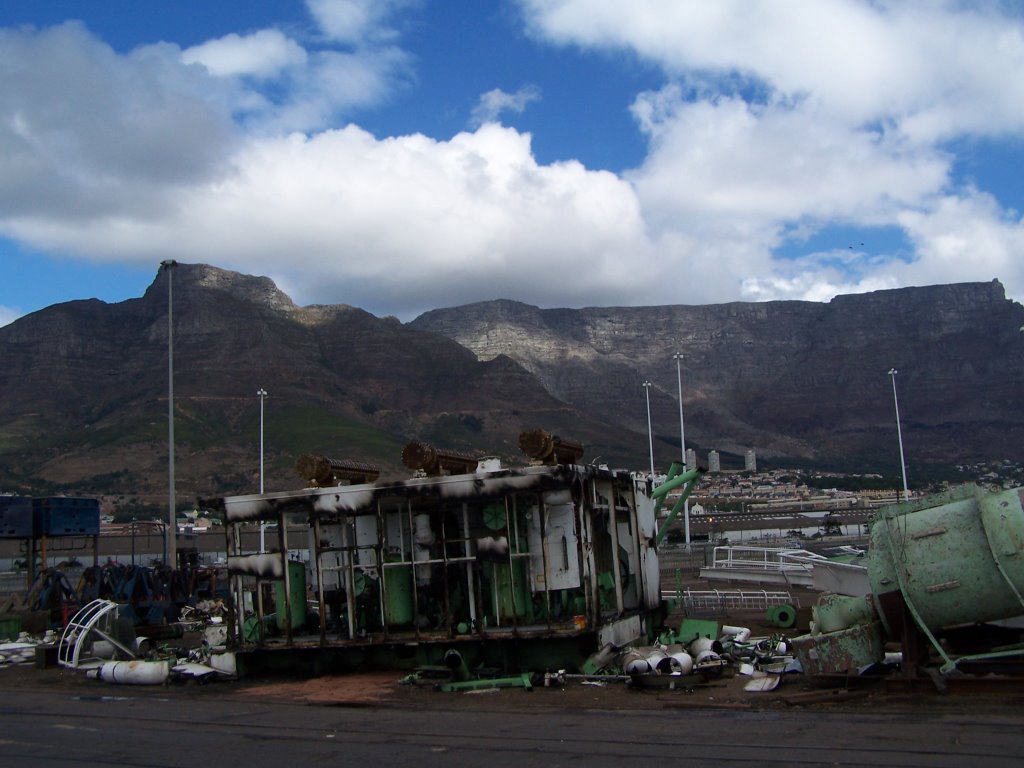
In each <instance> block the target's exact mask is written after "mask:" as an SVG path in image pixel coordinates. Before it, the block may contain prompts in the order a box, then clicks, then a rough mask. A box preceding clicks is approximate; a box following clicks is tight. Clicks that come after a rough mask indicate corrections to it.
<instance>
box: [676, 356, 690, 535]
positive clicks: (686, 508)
mask: <svg viewBox="0 0 1024 768" xmlns="http://www.w3.org/2000/svg"><path fill="white" fill-rule="evenodd" d="M672 359H673V360H675V361H676V382H677V383H678V384H679V450H680V452H681V453H682V456H683V466H684V467H685V466H686V426H685V424H684V422H683V368H682V361H683V353H682V352H676V353H675V354H674V355H672ZM683 538H684V540H685V541H686V547H687V549H689V547H690V500H689V499H686V501H684V502H683Z"/></svg>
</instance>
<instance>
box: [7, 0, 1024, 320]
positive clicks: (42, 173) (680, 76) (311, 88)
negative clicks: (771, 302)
mask: <svg viewBox="0 0 1024 768" xmlns="http://www.w3.org/2000/svg"><path fill="white" fill-rule="evenodd" d="M410 5H411V4H410V3H409V2H405V1H404V0H393V2H371V1H370V0H334V2H329V1H328V0H309V2H308V8H309V10H310V13H311V18H312V21H313V22H314V24H315V25H316V30H317V31H316V33H315V34H313V35H310V36H309V37H308V38H299V37H290V36H289V35H287V34H285V33H284V32H281V31H277V30H272V29H271V30H262V31H256V32H252V33H249V34H246V35H228V36H226V37H223V38H219V39H217V40H213V41H209V42H207V43H204V44H202V45H199V46H195V47H193V48H190V49H186V50H184V51H182V50H181V49H179V48H178V47H176V46H174V45H173V44H168V43H162V44H159V45H152V46H146V47H143V48H139V49H136V50H134V51H131V52H129V53H126V54H119V53H116V52H114V51H113V50H112V49H110V48H109V47H108V46H106V45H105V44H103V43H102V42H100V41H98V40H97V39H96V38H94V37H93V36H92V35H90V34H89V33H88V32H87V31H86V30H85V29H84V28H83V27H81V26H79V25H74V24H69V25H64V26H62V27H57V28H53V29H49V30H43V31H31V30H20V31H14V30H3V31H0V51H2V52H3V53H4V58H0V234H4V235H7V236H10V237H13V238H16V239H18V240H19V241H20V242H21V243H23V244H27V245H29V246H32V247H36V248H41V249H48V250H52V251H55V252H60V253H62V254H80V255H85V256H88V257H90V258H92V259H95V260H98V261H122V262H146V263H150V264H152V263H156V262H157V261H159V260H161V259H164V258H175V259H178V260H182V261H197V262H208V263H212V264H215V265H218V266H221V267H225V268H230V269H238V270H240V271H245V272H250V273H258V274H267V275H270V276H272V277H273V278H275V279H276V280H277V281H278V282H279V284H280V285H281V286H282V288H284V289H285V290H287V291H289V292H290V293H292V295H293V296H294V298H295V299H296V300H297V301H298V302H299V303H313V302H323V303H337V302H345V303H350V304H355V305H358V306H362V307H365V308H366V309H369V310H370V311H373V312H376V313H378V314H396V315H399V316H400V317H402V318H403V319H408V318H411V317H412V316H414V315H415V314H416V313H418V312H420V311H423V310H425V309H429V308H432V307H437V306H450V305H453V304H458V303H464V302H468V301H477V300H483V299H490V298H499V297H506V298H513V299H519V300H523V301H528V302H531V303H535V304H539V305H541V306H566V305H569V306H582V305H623V304H634V305H635V304H670V303H702V302H711V301H729V300H736V299H740V298H744V299H753V300H761V299H775V298H805V299H813V300H823V299H827V298H830V297H831V296H832V295H835V294H836V293H843V292H850V291H863V290H872V289H875V288H883V287H894V286H898V285H907V284H923V283H936V282H948V281H954V280H977V279H984V280H988V279H991V278H992V277H999V278H1001V279H1002V280H1003V281H1004V283H1005V284H1006V285H1007V287H1008V289H1009V291H1010V293H1011V295H1013V296H1015V297H1017V298H1024V264H1022V261H1021V260H1020V259H1019V258H1015V256H1016V255H1019V254H1020V253H1021V250H1022V246H1024V235H1022V229H1024V225H1022V221H1021V218H1020V215H1019V214H1017V213H1014V212H1012V211H1009V210H1007V209H1005V208H1003V207H1002V206H1001V205H1000V203H999V201H998V200H997V199H995V198H994V197H993V196H992V195H991V194H989V193H987V192H986V191H985V190H981V189H976V188H974V187H970V186H966V185H964V184H962V183H960V182H958V181H957V179H956V173H955V165H956V162H955V161H956V158H955V156H954V154H953V152H952V151H951V149H950V148H949V144H948V141H947V140H948V139H951V138H962V137H977V136H995V135H1011V136H1019V135H1021V133H1024V116H1022V110H1024V98H1020V96H1022V95H1024V94H1022V93H1021V90H1020V89H1021V88H1022V87H1024V85H1022V84H1021V83H1020V82H1018V80H1019V77H1017V73H1018V72H1019V71H1021V70H1022V69H1024V67H1021V66H1020V65H1021V64H1022V63H1024V61H1022V59H1021V51H1022V50H1024V45H1022V43H1021V40H1022V29H1024V25H1022V24H1021V21H1020V19H1019V18H1008V17H1006V16H1005V15H1002V14H1003V6H1001V5H997V4H992V5H983V6H981V8H980V10H979V9H974V8H971V7H967V6H964V5H961V4H951V3H942V4H929V3H924V2H909V3H900V4H885V3H868V2H855V1H854V0H815V2H809V3H800V2H795V3H783V4H778V3H756V2H739V0H736V1H735V2H733V1H730V0H721V2H716V3H680V2H677V1H676V0H664V2H657V1H656V0H638V2H637V3H632V4H629V5H628V7H627V6H625V5H623V4H621V3H615V2H598V1H597V0H544V1H543V2H541V0H528V1H527V0H524V2H522V4H521V5H522V8H523V10H524V14H525V16H526V18H527V20H528V23H529V25H530V30H531V33H532V34H533V35H534V36H535V38H536V39H537V40H539V41H541V42H542V43H543V44H564V45H566V46H572V47H573V50H584V51H586V50H590V49H593V50H598V51H601V52H606V51H609V50H613V49H614V50H626V51H629V52H631V53H635V54H638V55H639V56H642V57H644V58H645V59H647V60H648V61H651V62H655V63H656V64H657V65H658V66H659V67H660V70H659V71H660V72H661V73H662V80H661V82H659V83H657V84H656V86H655V87H651V88H650V89H648V90H646V91H644V92H643V93H637V94H635V97H634V98H633V100H632V104H623V109H624V110H625V109H629V110H631V114H632V116H633V118H634V119H635V121H636V124H637V125H638V126H639V127H640V130H641V132H642V136H643V139H644V140H645V142H646V150H647V152H646V156H645V157H644V158H643V160H642V161H641V162H638V163H637V164H636V167H634V168H632V169H631V170H629V171H628V172H625V173H622V174H613V173H610V172H603V171H594V170H592V169H589V168H587V167H586V166H585V165H583V164H582V163H580V162H577V161H570V160H567V161H563V162H551V163H542V162H539V161H538V160H537V158H536V156H535V154H534V152H533V149H532V146H531V136H530V135H528V134H525V133H522V132H520V131H517V130H516V129H514V128H511V127H507V126H502V125H500V124H499V123H498V121H499V120H500V119H501V117H502V116H503V115H506V114H508V113H510V112H511V113H516V112H521V111H522V110H524V109H525V108H526V107H527V106H528V105H529V104H531V103H533V102H534V101H535V100H536V99H538V98H539V96H540V91H539V89H538V88H535V87H533V86H527V87H524V88H522V89H520V90H519V91H517V92H516V93H507V92H505V91H503V90H501V89H497V88H495V89H493V90H491V91H488V92H486V93H484V94H483V96H482V97H481V98H480V101H479V103H478V104H477V107H476V109H474V110H473V111H472V113H471V114H470V115H468V116H467V117H468V119H469V125H471V126H472V130H467V131H464V132H461V133H458V134H456V135H454V136H446V137H428V136H426V135H421V134H417V133H411V134H409V135H402V136H387V135H380V136H378V135H374V134H372V133H371V132H369V131H367V130H365V129H363V128H360V127H359V126H358V125H357V124H356V123H355V122H354V120H355V119H356V118H357V117H358V111H359V110H365V109H368V108H371V107H373V106H375V105H379V104H382V103H385V102H386V101H387V100H388V99H389V98H392V97H393V96H394V94H395V92H396V89H401V88H403V87H405V86H406V85H408V83H409V82H411V81H412V78H413V75H412V69H411V67H412V61H413V59H412V58H411V57H410V55H409V54H408V53H407V52H406V51H404V50H403V49H402V48H401V46H400V35H399V33H398V30H397V27H396V26H395V23H394V13H395V12H396V11H397V10H398V9H402V8H408V7H410ZM958 29H959V30H961V33H960V34H959V35H957V34H955V32H956V30H958ZM968 33H969V34H968ZM979 41H980V43H979ZM4 62H8V63H6V64H5V63H4ZM9 62H17V63H18V66H16V67H14V66H11V65H10V64H9ZM996 94H1002V95H1001V96H1000V97H999V98H996ZM549 106H551V105H549V104H547V103H545V108H548V107H549ZM986 106H990V107H991V109H989V110H988V111H987V112H986V111H985V107H986ZM834 225H842V226H845V227H851V228H857V227H860V228H873V227H882V228H893V229H897V230H898V231H899V232H900V233H902V235H903V236H904V238H905V243H908V244H909V248H910V252H909V253H908V252H902V251H901V252H899V253H896V252H888V253H887V252H869V251H867V250H856V251H853V250H846V249H842V250H839V249H836V248H833V247H831V246H825V247H821V246H820V245H814V246H811V245H808V246H807V247H806V248H804V249H803V251H802V252H800V246H801V245H802V244H803V243H805V242H810V237H811V236H812V235H814V233H816V232H818V231H820V230H821V229H822V228H825V227H827V226H834ZM794 245H795V246H796V248H794ZM784 250H785V251H786V257H785V258H782V257H781V256H780V254H781V253H782V252H783V251H784ZM794 250H795V251H797V253H796V254H795V255H794ZM982 273H983V274H982Z"/></svg>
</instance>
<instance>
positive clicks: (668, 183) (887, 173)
mask: <svg viewBox="0 0 1024 768" xmlns="http://www.w3.org/2000/svg"><path fill="white" fill-rule="evenodd" d="M520 5H521V7H522V9H523V13H524V17H525V18H526V20H527V24H528V26H529V29H530V30H531V32H532V34H533V35H534V36H535V37H537V38H538V39H540V40H543V41H546V42H553V43H556V44H559V45H571V46H577V47H583V48H587V49H594V50H624V51H629V52H633V53H636V54H638V55H639V56H641V57H643V58H645V59H647V60H648V61H650V62H653V63H655V64H656V65H658V66H659V67H660V68H661V69H662V71H663V72H664V75H665V78H666V83H667V84H666V85H665V86H664V87H663V88H661V89H660V90H658V91H652V92H647V93H643V94H640V95H638V97H637V98H636V100H635V101H634V103H633V105H632V111H633V114H634V117H635V118H636V120H637V123H638V125H639V126H640V127H641V129H642V130H643V131H644V132H645V134H646V135H647V136H648V139H649V152H648V154H647V157H646V158H645V160H644V162H643V163H642V164H641V165H640V166H639V167H637V168H636V169H634V170H633V171H631V172H629V173H628V174H627V178H628V179H629V180H630V181H631V182H632V183H633V184H634V185H635V187H636V189H637V193H638V196H639V198H640V201H641V205H642V208H643V211H644V217H645V220H646V222H647V223H648V225H649V227H650V228H651V230H652V232H654V233H665V232H670V231H672V230H674V229H676V228H679V229H681V230H684V231H686V232H688V233H689V234H690V235H691V236H693V237H694V238H695V239H696V240H697V241H698V242H700V243H702V250H704V251H705V252H707V251H709V250H710V251H713V252H715V253H718V252H719V251H721V250H722V249H721V244H722V243H726V244H727V246H726V253H725V254H722V255H723V256H724V261H723V262H722V263H723V264H724V265H726V268H727V269H729V270H731V271H734V272H737V273H738V272H739V271H740V270H742V269H743V267H744V266H746V267H748V268H749V271H750V272H751V273H753V275H748V276H746V277H737V280H738V283H737V285H738V287H739V292H740V295H741V296H743V297H744V298H750V299H765V298H789V297H792V298H807V299H821V298H823V297H825V298H827V297H828V296H830V295H834V294H835V293H836V292H844V291H862V290H872V289H874V288H877V287H892V286H894V285H905V284H908V283H921V282H944V281H946V280H950V279H961V280H962V279H972V277H971V276H972V275H974V276H976V275H977V269H976V267H977V265H978V264H979V263H988V262H991V263H992V265H993V268H995V267H998V269H994V271H993V273H992V274H998V275H999V276H1000V277H1002V278H1004V281H1005V282H1006V283H1007V284H1008V286H1009V288H1010V291H1011V293H1013V294H1014V295H1015V296H1017V297H1018V298H1020V297H1022V296H1024V270H1022V268H1021V267H1019V266H1016V265H1015V264H1014V263H1013V260H1012V259H1010V258H1007V254H1008V253H1011V252H1012V249H1013V248H1014V247H1018V248H1019V245H1020V242H1019V230H1020V220H1019V217H1018V216H1016V215H1015V214H1013V213H1012V212H1008V211H1003V210H1000V208H999V205H998V203H997V202H996V201H995V200H994V199H993V198H991V197H989V198H983V197H979V196H978V195H977V194H976V191H972V190H966V189H957V184H956V181H955V179H954V174H953V164H954V160H955V158H954V156H953V155H952V153H951V152H950V151H949V150H948V141H949V140H950V139H954V138H963V137H973V138H978V137H1005V136H1007V135H1018V136H1019V135H1020V134H1021V133H1022V132H1024V81H1022V80H1021V79H1020V78H1019V77H1018V76H1017V73H1018V72H1019V71H1021V69H1022V68H1024V25H1022V23H1021V18H1020V15H1019V14H1017V13H1014V12H1013V11H1012V10H1011V9H1009V8H1008V7H1007V6H1004V5H1000V4H997V3H990V4H985V3H983V4H954V3H924V2H910V3H894V4H888V3H868V2H860V1H859V0H813V2H795V3H783V4H779V3H774V2H771V1H770V0H763V1H761V2H756V1H755V2H748V1H747V0H742V1H741V0H723V2H716V3H711V4H708V3H679V2H674V0H639V2H637V3H631V4H630V5H629V6H628V7H626V6H623V5H621V4H618V3H612V2H605V1H604V0H522V1H521V3H520ZM738 220H742V221H743V222H744V225H742V226H737V224H736V222H737V221H738ZM837 223H838V224H842V225H845V226H854V227H868V228H870V227H885V226H896V227H899V228H901V229H902V231H903V232H904V234H905V236H906V237H907V239H908V240H910V242H911V243H912V244H913V246H914V248H915V253H914V254H913V257H912V258H910V259H909V260H908V259H906V258H905V257H904V255H903V254H873V255H871V256H870V257H869V256H867V255H861V256H862V258H854V259H850V258H848V256H849V254H845V253H844V254H835V253H818V252H812V253H807V254H805V255H804V256H803V257H802V258H798V259H793V258H786V259H768V260H767V261H766V260H765V256H766V254H771V253H772V252H773V251H774V250H775V249H777V248H779V247H780V246H782V245H784V244H786V241H787V238H792V233H794V232H799V233H802V234H803V236H805V237H806V235H807V233H813V232H814V231H815V230H816V229H819V228H822V227H824V226H826V225H834V224H837ZM743 228H748V229H749V232H747V233H744V232H743V231H742V229H743ZM958 247H959V248H960V250H961V255H964V253H965V252H966V251H970V252H971V253H972V254H973V257H972V258H968V259H966V260H965V261H960V262H959V263H958V262H957V260H956V259H955V258H949V257H948V256H943V254H948V253H949V252H950V251H956V250H957V248H958ZM1018 253H1019V250H1018ZM957 264H959V266H956V265H957ZM975 279H976V277H975Z"/></svg>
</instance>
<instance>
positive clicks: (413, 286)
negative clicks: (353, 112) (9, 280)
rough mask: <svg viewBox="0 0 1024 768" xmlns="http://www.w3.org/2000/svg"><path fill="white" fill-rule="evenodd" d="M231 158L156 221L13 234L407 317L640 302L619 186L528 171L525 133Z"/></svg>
mask: <svg viewBox="0 0 1024 768" xmlns="http://www.w3.org/2000/svg"><path fill="white" fill-rule="evenodd" d="M234 165H235V167H236V169H237V171H236V172H235V173H232V174H229V175H225V176H223V177H221V178H220V179H218V180H217V181H216V182H214V183H210V184H208V185H203V186H200V187H196V188H194V189H193V190H191V191H190V193H189V194H188V195H187V196H186V199H185V201H184V202H183V203H182V205H181V206H179V207H178V208H177V209H176V210H175V211H174V212H173V213H169V214H168V216H167V217H165V218H163V219H162V220H159V221H141V220H131V219H122V220H118V221H111V220H109V219H106V220H93V221H90V222H87V223H84V224H82V223H75V224H73V225H69V224H68V223H67V222H45V223H43V224H41V225H37V224H36V223H34V222H33V223H26V224H24V225H22V226H19V227H18V228H17V231H18V234H19V236H20V237H22V238H23V239H25V240H29V241H32V242H36V243H44V242H45V243H46V244H47V245H48V246H49V247H52V248H63V247H69V246H72V245H73V246H74V247H75V248H77V249H78V250H79V251H81V252H86V253H90V254H93V255H94V256H96V257H100V256H106V257H107V258H111V257H115V256H116V257H118V258H134V259H139V260H144V261H149V262H155V261H158V260H160V259H162V258H169V257H177V258H181V257H182V254H189V255H190V259H191V260H196V261H211V262H213V263H216V264H218V265H220V266H223V267H230V268H237V269H241V270H244V271H255V272H259V273H265V274H271V275H274V276H275V277H279V278H280V279H281V280H282V283H283V284H288V285H292V286H295V289H296V290H298V291H299V292H300V293H299V295H298V298H299V299H300V300H301V301H304V302H311V301H322V302H338V301H344V302H346V303H351V304H356V305H358V306H363V307H366V308H368V309H371V310H377V311H386V312H388V313H392V314H400V315H402V316H405V317H410V316H412V314H415V313H416V312H419V311H422V310H425V309H428V308H431V307H433V306H439V305H443V304H450V303H452V299H455V298H457V297H459V296H465V297H467V300H469V297H473V296H475V297H480V296H482V295H487V296H488V297H494V296H495V291H499V292H500V293H501V295H504V296H509V297H514V298H521V297H526V298H529V299H531V300H536V301H543V302H544V303H563V302H564V301H565V296H566V295H567V293H568V294H571V295H572V296H574V297H575V298H576V300H582V301H590V302H592V303H603V302H604V301H605V300H606V299H607V297H608V290H609V289H608V285H609V283H612V284H617V285H618V286H619V289H620V290H621V291H622V295H623V296H636V295H637V294H638V293H641V292H642V291H643V290H644V289H645V285H646V282H647V280H648V279H649V275H648V274H646V273H645V272H644V271H643V270H640V271H638V270H636V269H634V267H633V265H631V264H629V263H628V262H625V261H624V260H623V259H621V258H620V254H622V253H623V252H625V251H635V250H636V248H637V247H638V246H639V247H641V248H646V247H647V246H645V245H644V235H643V224H642V220H641V217H640V211H639V207H638V205H637V200H636V197H635V195H634V193H633V190H632V188H631V187H630V185H629V184H627V183H625V182H623V181H622V180H621V179H619V178H617V177H616V176H614V175H613V174H610V173H607V172H594V171H588V170H586V169H585V168H583V166H581V165H580V164H579V163H575V162H568V163H557V164H552V165H547V166H542V165H538V164H537V162H536V161H535V159H534V158H533V156H532V153H531V151H530V144H529V137H528V136H525V135H522V134H519V133H517V132H516V131H514V130H512V129H509V128H502V127H500V126H497V125H495V124H488V125H485V126H483V127H481V128H480V129H479V130H477V131H476V132H474V133H461V134H458V135H457V136H455V137H453V138H452V139H451V140H450V141H446V142H440V141H434V140H432V139H428V138H426V137H424V136H420V135H413V136H404V137H398V138H391V139H385V140H377V139H375V138H374V137H373V136H371V135H370V134H368V133H366V132H365V131H362V130H360V129H358V128H356V127H354V126H349V127H348V128H345V129H343V130H338V131H327V132H324V133H321V134H319V135H317V136H316V137H313V138H306V137H303V136H301V135H298V134H293V135H292V136H290V137H287V138H278V139H269V138H268V139H262V140H254V141H252V142H250V143H249V144H247V145H246V146H245V147H244V148H243V149H242V151H240V152H239V153H238V154H237V155H236V156H235V158H234ZM541 276H542V277H541Z"/></svg>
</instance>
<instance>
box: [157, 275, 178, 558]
mask: <svg viewBox="0 0 1024 768" xmlns="http://www.w3.org/2000/svg"><path fill="white" fill-rule="evenodd" d="M176 266H178V262H176V261H175V260H174V259H167V260H165V261H161V262H160V267H161V268H162V269H163V270H164V272H166V273H167V447H168V454H167V478H168V486H169V490H168V495H167V522H168V526H169V527H168V529H167V531H168V533H167V537H166V539H167V545H166V547H165V550H166V551H165V552H164V555H165V560H164V562H165V563H166V564H167V565H168V566H170V568H171V569H174V568H176V567H177V562H178V552H177V545H178V541H177V540H178V522H177V511H176V510H175V508H174V507H175V498H174V280H173V269H174V268H175V267H176Z"/></svg>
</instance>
